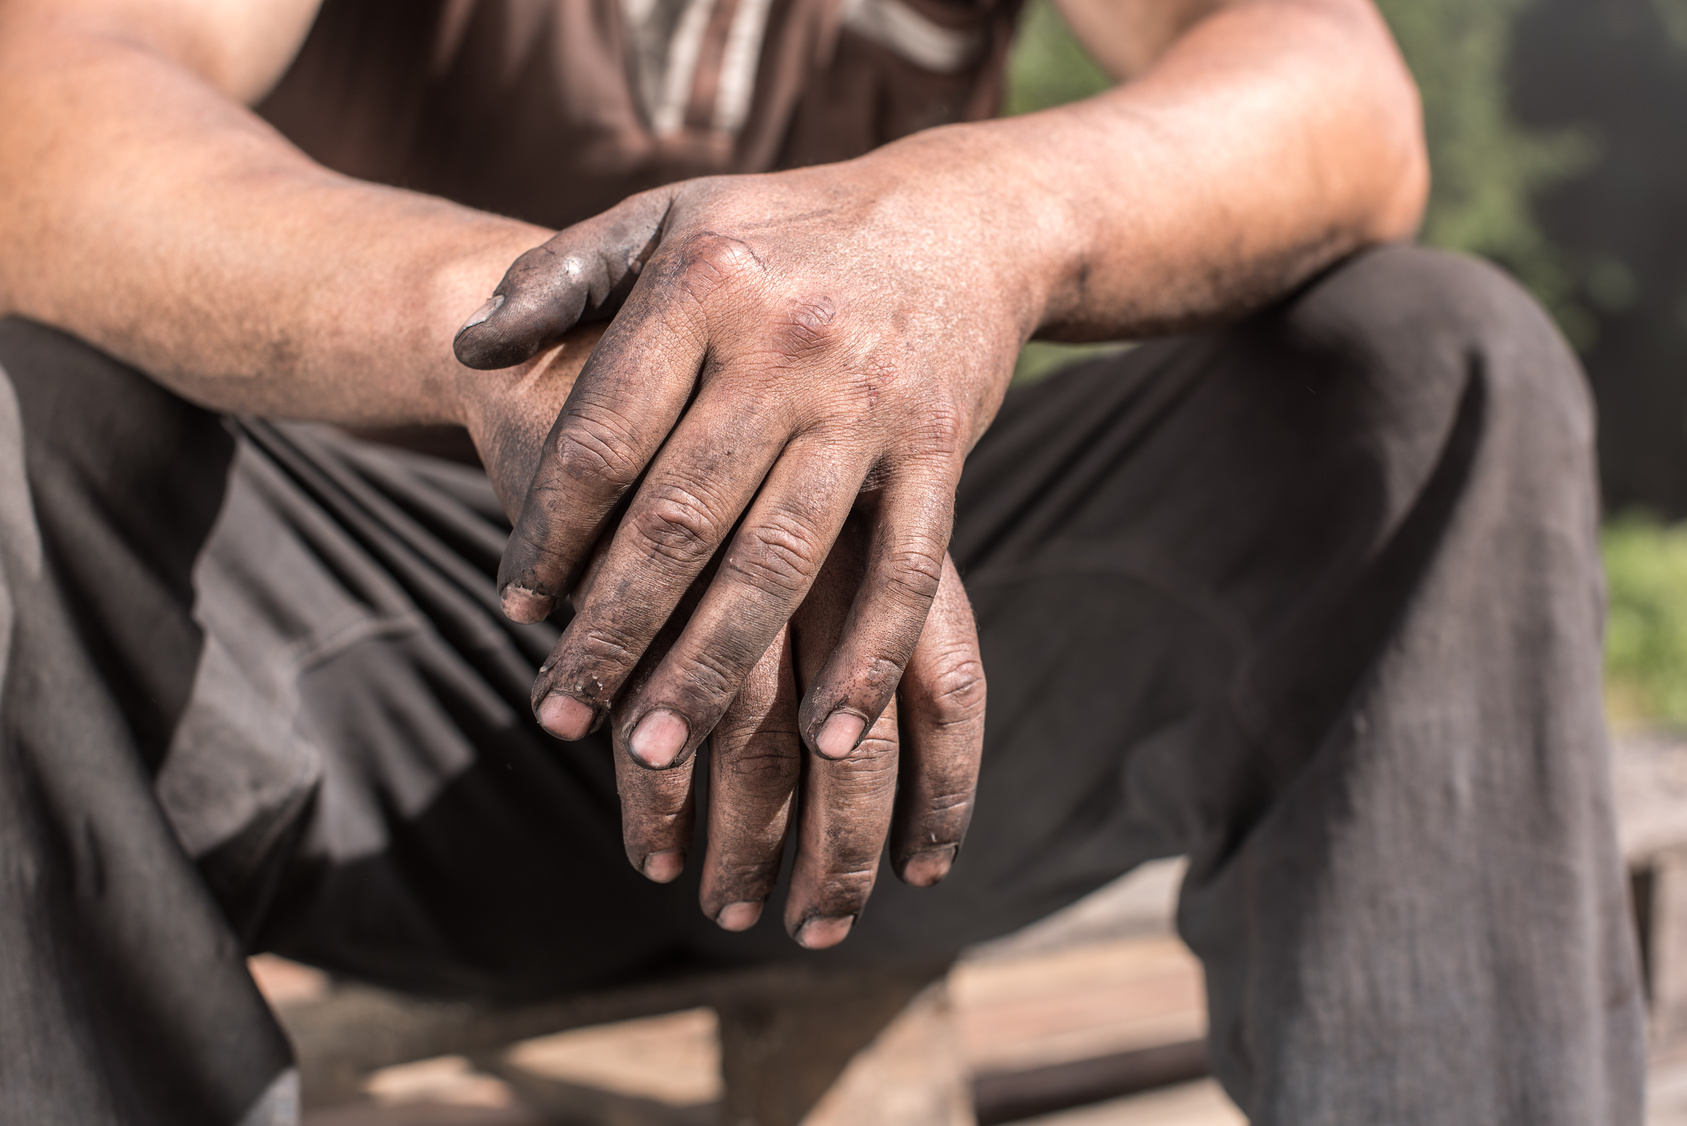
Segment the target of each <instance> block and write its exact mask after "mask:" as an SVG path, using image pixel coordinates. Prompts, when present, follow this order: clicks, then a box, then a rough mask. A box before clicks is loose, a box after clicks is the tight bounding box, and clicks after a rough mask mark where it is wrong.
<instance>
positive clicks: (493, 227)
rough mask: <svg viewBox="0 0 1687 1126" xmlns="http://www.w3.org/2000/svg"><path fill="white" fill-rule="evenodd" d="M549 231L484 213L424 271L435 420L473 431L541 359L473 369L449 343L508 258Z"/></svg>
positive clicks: (491, 287)
mask: <svg viewBox="0 0 1687 1126" xmlns="http://www.w3.org/2000/svg"><path fill="white" fill-rule="evenodd" d="M553 233H554V232H552V231H548V230H545V229H544V228H542V227H534V226H530V225H528V224H526V223H517V222H514V221H512V220H506V219H493V218H491V217H487V219H486V220H485V221H484V222H483V223H479V224H476V226H475V228H474V229H471V230H466V231H463V232H461V233H460V234H459V235H458V237H457V238H456V239H455V243H456V245H455V246H454V247H453V248H452V249H451V250H450V251H448V252H447V253H445V254H443V255H441V257H440V260H439V262H438V263H437V265H436V266H435V267H434V269H433V270H432V271H431V272H430V274H429V277H428V280H427V293H426V295H425V297H424V299H423V307H424V308H425V309H426V314H427V327H426V329H425V331H426V332H427V335H428V341H427V354H428V356H429V357H430V360H431V361H432V362H431V363H430V364H429V366H428V372H429V374H428V376H427V377H426V378H427V382H428V384H429V386H428V387H427V388H426V389H425V391H424V394H425V396H426V397H427V398H428V400H429V401H431V402H433V403H434V404H435V409H436V410H438V412H439V413H440V415H441V419H440V421H443V422H449V423H453V424H455V425H458V426H464V427H467V428H468V429H469V430H470V431H471V432H473V431H475V430H476V429H477V428H478V427H479V426H481V425H482V424H483V422H484V420H485V417H486V416H487V414H488V413H489V412H491V413H493V414H496V413H498V412H499V410H500V409H501V408H499V407H498V406H497V403H498V402H499V401H500V400H502V399H504V398H506V397H508V396H509V395H511V394H513V393H514V392H515V389H516V388H518V387H519V386H520V385H521V383H522V381H523V380H524V379H525V378H526V377H527V376H528V374H529V373H530V372H531V370H532V369H533V368H534V367H535V366H536V365H538V364H540V363H541V362H542V360H543V357H542V356H541V357H535V358H534V359H533V360H531V361H529V362H528V363H526V364H522V365H520V366H519V367H515V368H509V369H505V370H502V371H475V370H472V369H470V368H467V367H464V366H463V365H462V364H461V363H459V362H458V361H457V357H456V355H455V354H453V352H452V349H451V344H452V341H453V339H454V338H455V337H456V335H457V332H458V330H459V329H461V328H462V326H463V322H465V321H467V320H468V319H469V317H471V316H473V315H474V311H475V310H476V309H478V308H479V307H480V306H481V305H483V304H484V303H485V302H486V299H487V297H488V296H489V295H490V294H491V293H492V291H493V290H494V289H495V288H497V285H498V283H499V281H500V280H502V278H503V276H504V273H505V272H506V271H507V270H508V269H509V268H510V263H512V262H514V261H515V260H516V259H517V258H519V257H520V256H521V255H522V254H524V253H526V252H527V251H529V250H531V249H533V248H534V247H535V246H539V245H540V244H542V243H543V242H544V241H545V240H546V239H548V238H550V237H551V235H552V234H553Z"/></svg>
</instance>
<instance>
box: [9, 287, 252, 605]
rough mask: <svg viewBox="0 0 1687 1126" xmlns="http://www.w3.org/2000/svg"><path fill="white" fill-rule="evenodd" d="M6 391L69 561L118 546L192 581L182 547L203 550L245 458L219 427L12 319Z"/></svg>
mask: <svg viewBox="0 0 1687 1126" xmlns="http://www.w3.org/2000/svg"><path fill="white" fill-rule="evenodd" d="M0 389H3V390H5V391H8V392H10V395H11V397H12V398H13V400H14V401H15V404H16V418H17V425H18V428H19V429H20V430H21V435H20V436H21V439H22V446H23V470H24V473H25V475H26V478H27V488H28V491H29V494H30V496H31V500H32V503H33V508H34V517H35V520H36V522H37V524H38V525H39V528H40V531H41V533H42V534H43V536H44V537H46V539H47V541H48V542H49V543H50V544H52V545H55V546H56V549H57V550H58V551H59V553H60V554H62V555H65V556H66V557H67V558H76V559H81V558H83V557H85V556H87V555H88V554H89V553H90V552H91V551H93V550H94V545H95V544H96V543H109V542H112V541H113V540H115V541H121V542H123V543H125V544H127V545H128V547H129V548H131V549H133V550H135V551H138V552H140V553H141V557H142V558H144V559H146V560H148V561H149V563H152V564H155V565H157V566H158V567H159V568H160V569H161V570H163V571H167V572H175V571H180V570H182V569H183V568H182V565H181V564H182V561H181V560H179V559H177V558H176V556H177V555H178V554H180V552H178V551H177V550H176V548H175V545H176V544H178V543H182V544H187V543H192V544H197V542H198V541H199V540H201V539H203V537H204V534H205V532H206V531H207V530H208V528H209V527H210V524H211V521H212V520H213V519H214V518H215V516H216V513H217V510H218V509H219V507H220V506H221V502H222V493H223V484H224V480H225V477H226V473H227V468H228V465H229V462H230V461H231V459H232V458H233V455H234V439H233V437H232V436H231V435H230V434H229V432H228V431H227V429H226V428H225V427H224V426H223V424H222V420H221V419H220V418H219V417H218V416H216V415H214V414H212V413H210V412H208V411H205V410H202V409H201V408H199V407H196V406H194V405H192V404H191V403H188V402H187V401H185V400H183V399H181V398H179V397H178V396H176V395H175V394H173V393H171V392H170V391H168V390H166V389H165V388H164V387H162V386H161V385H159V384H158V383H155V382H154V381H153V380H151V379H149V378H148V377H147V376H145V375H143V374H142V373H140V372H138V371H136V370H135V369H134V368H131V367H129V366H128V365H126V364H124V363H122V362H121V361H119V360H116V359H114V358H113V357H111V356H109V355H107V354H105V353H104V352H101V351H99V350H98V349H96V348H93V347H91V346H89V345H88V344H85V343H83V342H82V341H80V340H77V339H76V338H74V337H71V336H68V335H66V334H64V333H62V332H59V331H57V330H56V329H52V328H48V327H46V326H44V325H40V324H36V323H34V322H31V321H25V320H20V319H17V318H10V317H8V318H0ZM8 407H10V405H9V404H8ZM61 541H62V542H61ZM184 550H185V549H184ZM184 573H185V572H184Z"/></svg>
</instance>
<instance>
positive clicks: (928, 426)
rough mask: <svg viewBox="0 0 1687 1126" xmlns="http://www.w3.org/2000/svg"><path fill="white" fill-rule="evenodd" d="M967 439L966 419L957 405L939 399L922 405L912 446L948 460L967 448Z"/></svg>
mask: <svg viewBox="0 0 1687 1126" xmlns="http://www.w3.org/2000/svg"><path fill="white" fill-rule="evenodd" d="M967 437H968V435H967V421H966V417H965V416H964V415H963V414H962V413H961V411H960V410H958V409H957V408H956V406H955V404H953V403H951V402H948V401H947V400H944V399H937V400H935V401H929V402H925V403H922V404H920V413H919V423H918V427H917V429H916V431H915V436H914V441H913V442H912V443H911V444H910V445H911V447H912V449H914V450H918V451H922V452H925V453H932V454H937V455H939V456H940V457H943V458H945V459H947V458H951V457H953V456H954V455H955V454H957V453H959V452H960V451H961V450H962V449H963V448H965V445H966V442H967Z"/></svg>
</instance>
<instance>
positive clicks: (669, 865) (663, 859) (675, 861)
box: [644, 848, 685, 884]
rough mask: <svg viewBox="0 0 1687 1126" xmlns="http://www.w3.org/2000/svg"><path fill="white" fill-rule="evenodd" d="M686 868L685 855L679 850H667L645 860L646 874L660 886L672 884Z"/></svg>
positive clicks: (652, 854) (653, 854) (651, 855)
mask: <svg viewBox="0 0 1687 1126" xmlns="http://www.w3.org/2000/svg"><path fill="white" fill-rule="evenodd" d="M684 867H685V853H683V852H681V851H680V850H679V849H677V848H665V849H663V850H662V851H661V852H653V853H651V854H650V855H649V856H647V857H645V858H644V874H645V877H646V878H647V879H651V880H654V881H655V882H657V883H659V884H666V883H672V882H673V881H674V880H675V879H677V878H678V877H679V874H680V871H681V869H683V868H684Z"/></svg>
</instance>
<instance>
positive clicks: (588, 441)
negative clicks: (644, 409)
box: [551, 406, 644, 488]
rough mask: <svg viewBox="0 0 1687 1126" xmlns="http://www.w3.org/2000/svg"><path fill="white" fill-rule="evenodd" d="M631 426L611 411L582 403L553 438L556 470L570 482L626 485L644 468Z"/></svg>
mask: <svg viewBox="0 0 1687 1126" xmlns="http://www.w3.org/2000/svg"><path fill="white" fill-rule="evenodd" d="M637 448H638V447H637V445H636V443H635V442H634V440H633V427H632V425H631V423H629V422H628V421H627V420H626V419H624V418H622V417H621V416H620V415H618V414H616V413H615V412H613V411H608V410H603V409H602V408H597V407H586V406H582V407H580V408H578V409H577V410H576V412H575V417H574V418H573V419H572V420H570V424H569V425H567V426H564V427H562V429H561V430H560V432H559V433H558V434H557V435H556V437H555V438H554V439H553V440H552V444H551V453H552V455H553V456H554V457H555V458H556V466H557V470H558V471H559V473H560V474H561V475H562V476H563V477H564V478H565V479H566V480H568V481H570V482H580V483H588V482H596V481H608V482H609V483H611V484H613V485H616V486H619V487H622V488H625V487H626V486H628V485H630V484H632V483H633V482H634V481H636V480H637V479H638V475H639V474H640V473H641V472H643V470H644V463H643V460H642V459H641V458H640V457H639V456H638V453H637Z"/></svg>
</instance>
